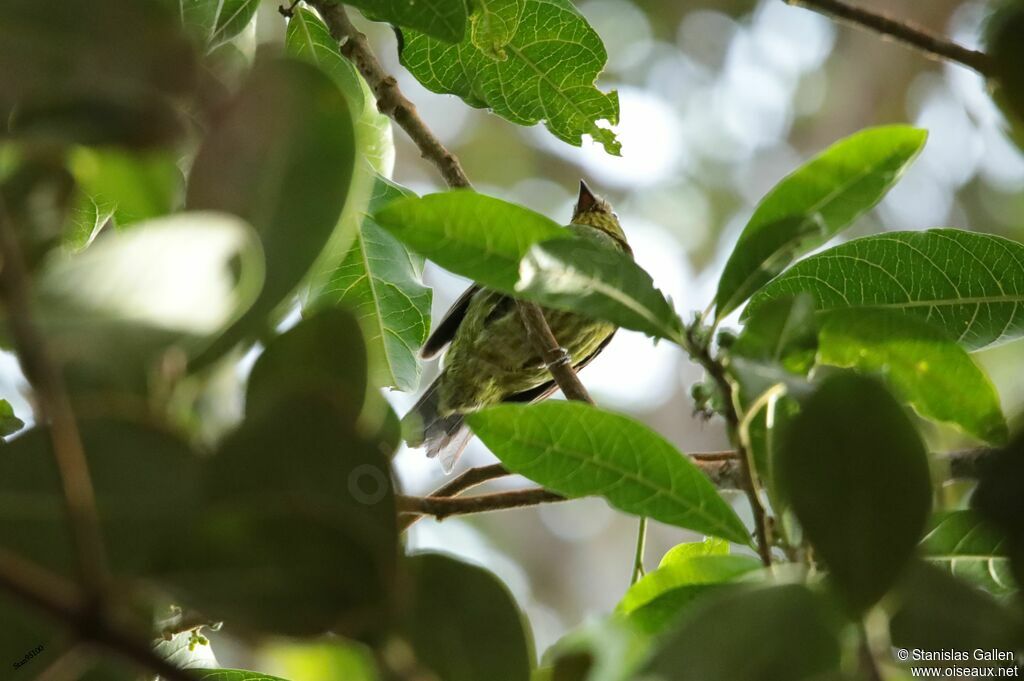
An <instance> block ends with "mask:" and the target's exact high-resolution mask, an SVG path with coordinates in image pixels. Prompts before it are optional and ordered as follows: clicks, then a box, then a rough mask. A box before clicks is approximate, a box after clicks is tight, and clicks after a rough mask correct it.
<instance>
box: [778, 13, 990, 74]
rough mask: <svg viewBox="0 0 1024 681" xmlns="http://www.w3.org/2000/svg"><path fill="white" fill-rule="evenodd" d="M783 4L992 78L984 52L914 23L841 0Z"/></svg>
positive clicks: (988, 60) (988, 59)
mask: <svg viewBox="0 0 1024 681" xmlns="http://www.w3.org/2000/svg"><path fill="white" fill-rule="evenodd" d="M784 2H786V4H788V5H793V6H796V7H803V8H805V9H809V10H812V11H814V12H818V13H820V14H824V15H825V16H827V17H831V18H832V19H835V20H837V21H839V22H842V23H846V24H849V25H851V26H854V27H856V28H860V29H863V30H866V31H871V32H873V33H878V34H880V35H881V36H882V37H883V38H889V39H891V40H893V41H895V42H898V43H902V44H903V45H907V46H909V47H911V48H913V49H915V50H918V51H919V52H923V53H924V54H925V56H927V57H928V58H930V59H936V60H949V61H954V62H957V63H959V64H963V65H964V66H966V67H968V68H971V69H974V70H975V71H977V72H978V73H980V74H981V75H983V76H986V77H991V76H992V75H993V68H992V60H991V59H990V58H989V56H988V55H987V54H985V53H984V52H978V51H977V50H971V49H968V48H966V47H963V46H962V45H958V44H956V43H954V42H952V41H951V40H949V39H947V38H944V37H941V36H937V35H935V34H933V33H930V32H929V31H927V30H925V29H923V28H921V27H920V26H917V25H915V24H913V23H910V22H907V21H901V20H898V19H893V18H891V17H888V16H886V15H884V14H880V13H876V12H872V11H870V10H867V9H863V8H861V7H856V6H854V5H851V4H849V3H847V2H844V0H784Z"/></svg>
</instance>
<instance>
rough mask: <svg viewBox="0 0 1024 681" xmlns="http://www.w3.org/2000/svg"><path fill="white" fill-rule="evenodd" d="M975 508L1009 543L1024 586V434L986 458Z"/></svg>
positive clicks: (1014, 567)
mask: <svg viewBox="0 0 1024 681" xmlns="http://www.w3.org/2000/svg"><path fill="white" fill-rule="evenodd" d="M971 506H972V507H973V508H975V509H977V511H978V514H979V515H980V516H981V517H982V518H984V519H985V520H986V521H987V522H989V523H990V524H991V526H992V527H993V528H995V529H996V530H997V531H999V532H1001V533H1002V534H1003V535H1004V536H1005V537H1006V539H1007V543H1006V547H1005V548H1006V551H1007V553H1008V555H1009V556H1010V567H1011V568H1012V570H1013V574H1014V577H1016V579H1017V583H1018V584H1021V583H1024V434H1020V433H1018V434H1017V435H1015V436H1014V438H1013V439H1012V440H1011V441H1010V443H1009V444H1008V445H1006V446H1005V447H1003V448H1002V449H998V450H996V451H994V452H991V453H990V454H989V455H988V456H986V457H985V458H984V461H983V465H982V466H981V469H980V474H979V479H978V487H977V489H976V490H975V491H974V494H973V495H972V496H971Z"/></svg>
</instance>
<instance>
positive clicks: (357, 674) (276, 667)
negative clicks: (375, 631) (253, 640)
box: [258, 636, 378, 681]
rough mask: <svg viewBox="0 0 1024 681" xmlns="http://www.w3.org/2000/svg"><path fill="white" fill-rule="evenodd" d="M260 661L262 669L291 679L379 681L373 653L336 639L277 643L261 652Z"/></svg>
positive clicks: (346, 641) (351, 642)
mask: <svg viewBox="0 0 1024 681" xmlns="http://www.w3.org/2000/svg"><path fill="white" fill-rule="evenodd" d="M258 660H259V665H258V666H259V668H260V669H266V670H268V671H271V672H273V673H275V674H280V675H282V676H284V677H286V678H289V679H300V680H301V679H316V681H378V675H377V671H376V669H377V668H376V665H375V664H374V661H373V654H372V653H371V652H370V650H369V649H368V648H367V647H366V646H363V645H360V644H358V643H354V642H353V641H349V640H345V639H340V638H338V637H336V636H335V637H328V638H327V639H324V640H320V641H314V642H300V641H274V642H273V643H271V644H270V645H266V646H262V647H261V648H260V650H259V653H258Z"/></svg>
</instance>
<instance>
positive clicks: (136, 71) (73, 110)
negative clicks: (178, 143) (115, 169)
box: [0, 0, 196, 146]
mask: <svg viewBox="0 0 1024 681" xmlns="http://www.w3.org/2000/svg"><path fill="white" fill-rule="evenodd" d="M126 27H130V30H126ZM0 73H3V74H4V87H3V88H2V91H0V118H2V119H3V120H4V121H5V122H6V125H5V131H6V132H7V134H9V135H14V136H16V137H36V138H45V139H52V140H56V141H60V142H77V143H81V144H119V145H127V146H153V145H160V144H165V143H167V142H170V141H172V140H174V139H176V138H177V137H178V136H179V134H180V133H181V132H182V131H183V129H184V128H183V125H182V121H181V119H180V117H179V114H178V112H177V111H176V109H175V100H180V99H181V98H183V97H184V96H186V95H188V94H189V93H190V92H191V91H192V89H193V87H194V85H195V82H196V55H195V54H194V51H193V49H192V46H191V44H190V41H189V40H188V38H187V36H185V35H184V34H183V33H182V31H181V29H180V27H179V25H178V22H177V20H176V18H175V16H174V15H173V14H172V13H171V12H170V11H168V8H167V7H166V6H165V4H164V3H160V2H139V1H138V0H104V2H99V3H97V2H91V1H90V0H5V2H3V3H0Z"/></svg>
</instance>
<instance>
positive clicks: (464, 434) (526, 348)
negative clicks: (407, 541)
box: [402, 180, 633, 473]
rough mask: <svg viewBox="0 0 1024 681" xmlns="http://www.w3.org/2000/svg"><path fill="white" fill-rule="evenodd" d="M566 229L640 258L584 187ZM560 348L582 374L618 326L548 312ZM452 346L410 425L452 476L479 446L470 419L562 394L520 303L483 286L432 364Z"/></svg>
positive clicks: (433, 341) (429, 353)
mask: <svg viewBox="0 0 1024 681" xmlns="http://www.w3.org/2000/svg"><path fill="white" fill-rule="evenodd" d="M566 229H568V230H570V231H571V232H573V234H574V235H575V236H576V237H577V238H584V239H590V240H593V241H596V242H598V243H601V244H603V245H604V246H607V247H608V248H610V249H614V250H617V251H620V252H622V253H625V254H627V255H628V256H629V257H631V258H632V257H633V250H632V249H631V248H630V246H629V242H628V241H627V239H626V234H625V232H624V231H623V229H622V225H621V224H620V223H619V217H618V215H616V213H615V211H613V210H612V207H611V205H610V204H609V203H608V202H607V201H605V200H604V199H603V198H601V197H599V196H597V195H596V194H594V192H592V191H591V190H590V188H589V187H588V186H587V183H586V182H584V181H583V180H580V189H579V197H578V198H577V200H576V205H575V207H574V209H573V214H572V220H571V222H570V224H569V225H568V226H567V227H566ZM542 309H543V312H544V317H545V319H546V320H547V322H548V325H549V326H550V327H551V330H552V332H553V333H554V336H555V338H556V339H557V340H558V342H559V345H561V346H562V349H563V350H564V351H565V352H566V353H567V354H568V356H569V358H570V360H571V362H572V364H573V367H574V368H575V369H576V370H577V371H579V370H580V369H582V368H583V367H585V366H586V365H587V364H589V363H590V362H591V361H592V360H593V359H594V358H595V357H597V355H598V354H600V353H601V351H602V350H604V349H605V347H607V345H608V343H609V342H610V341H611V339H612V336H614V334H615V331H616V328H617V327H616V326H615V325H614V324H612V323H610V322H606V321H601V320H596V319H591V318H589V317H584V316H582V315H579V314H576V313H574V312H569V311H564V310H552V309H548V308H542ZM445 347H448V352H447V354H446V355H445V358H444V363H443V368H442V370H441V372H440V374H439V375H438V377H437V378H436V379H435V380H434V381H433V383H431V384H430V386H429V387H428V388H427V389H426V391H425V392H424V393H423V395H422V396H421V397H420V399H419V401H417V402H416V404H414V405H413V407H412V408H411V409H410V410H409V412H408V413H407V414H406V415H405V416H404V417H403V419H402V433H403V437H404V439H405V441H406V444H408V445H409V446H410V447H412V448H417V447H425V448H426V452H427V456H429V457H432V458H433V457H436V458H438V459H439V460H440V462H441V464H442V467H443V468H444V470H445V472H447V473H450V472H451V470H452V468H453V467H454V466H455V462H456V461H457V460H458V458H459V456H460V455H461V454H462V451H463V450H464V449H465V448H466V445H468V444H469V441H470V440H471V439H472V432H470V430H469V428H468V426H467V425H466V422H465V419H466V415H467V414H469V413H471V412H474V411H477V410H480V409H483V408H485V407H489V406H492V405H495V404H499V403H503V402H513V403H531V402H538V401H540V400H543V399H544V398H546V397H548V396H549V395H551V394H552V393H554V392H555V390H557V385H556V384H555V382H554V379H552V377H551V374H550V372H549V371H548V369H547V365H546V364H545V363H544V361H543V359H542V358H541V356H540V353H539V352H538V351H537V350H536V349H535V348H534V345H533V343H532V342H531V340H530V338H529V335H528V331H527V329H526V327H525V325H524V323H523V320H522V318H521V317H520V315H519V311H518V307H517V305H516V303H515V300H514V299H513V298H512V297H511V296H508V295H506V294H503V293H500V292H498V291H494V290H491V289H488V288H486V287H484V286H481V285H480V284H473V285H472V286H470V287H469V288H468V289H467V290H466V291H465V292H464V293H463V294H462V295H461V296H460V297H459V298H458V299H457V300H456V301H455V303H454V304H453V305H452V307H451V309H450V310H448V312H447V313H446V314H445V315H444V317H442V318H441V321H440V322H439V323H438V324H437V327H436V328H435V329H434V331H433V333H432V334H430V336H429V337H428V338H427V340H426V342H425V343H424V344H423V347H422V348H421V350H420V357H421V358H422V359H430V358H432V357H434V356H435V355H437V354H438V353H439V352H441V351H442V350H444V348H445Z"/></svg>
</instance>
